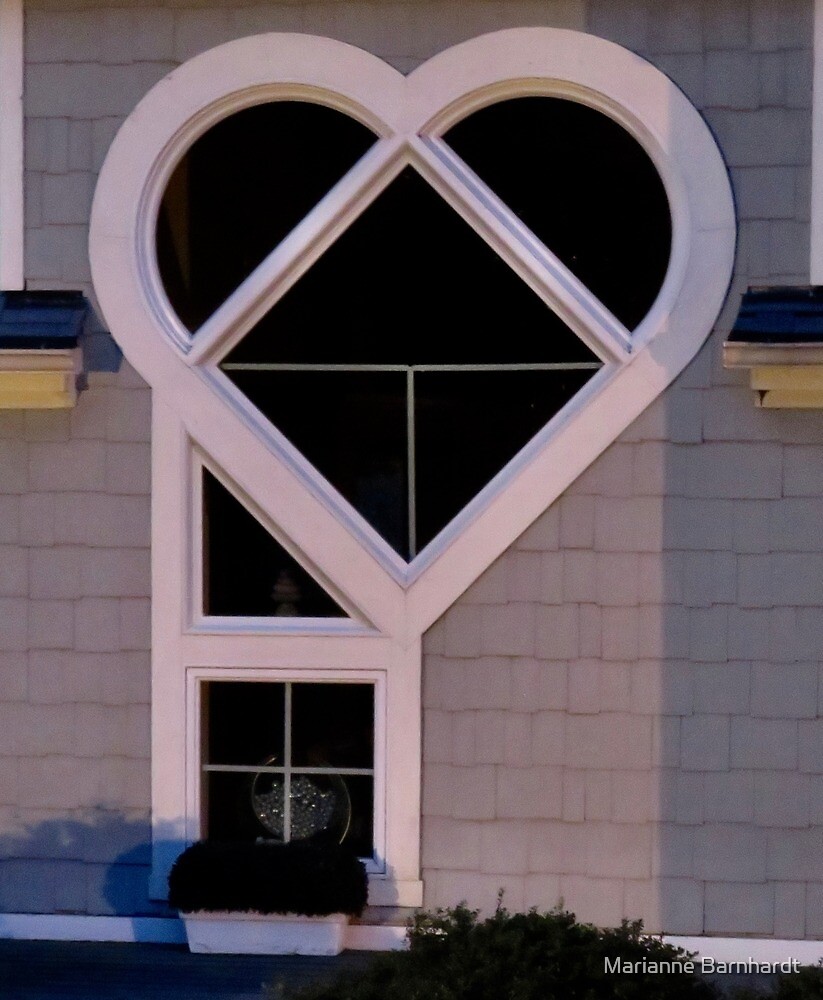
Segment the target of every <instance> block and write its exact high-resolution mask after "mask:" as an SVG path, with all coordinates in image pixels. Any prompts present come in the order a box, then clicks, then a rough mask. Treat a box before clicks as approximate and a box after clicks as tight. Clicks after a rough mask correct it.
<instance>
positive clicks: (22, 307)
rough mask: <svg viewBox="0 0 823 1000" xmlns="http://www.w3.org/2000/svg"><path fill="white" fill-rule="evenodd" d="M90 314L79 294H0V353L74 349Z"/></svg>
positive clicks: (89, 309)
mask: <svg viewBox="0 0 823 1000" xmlns="http://www.w3.org/2000/svg"><path fill="white" fill-rule="evenodd" d="M91 313H92V309H91V305H90V303H89V301H88V299H87V298H86V296H85V295H84V294H83V293H82V292H62V291H61V292H3V293H0V350H4V349H6V350H54V349H55V348H65V349H71V348H73V347H76V346H77V342H78V340H79V338H80V336H81V335H82V333H83V331H84V328H85V325H86V321H87V320H88V318H89V316H90V315H91Z"/></svg>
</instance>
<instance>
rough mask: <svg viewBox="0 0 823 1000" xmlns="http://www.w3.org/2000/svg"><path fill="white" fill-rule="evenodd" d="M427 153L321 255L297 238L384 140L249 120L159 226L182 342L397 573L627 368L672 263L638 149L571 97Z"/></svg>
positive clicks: (198, 155) (341, 127)
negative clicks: (379, 547)
mask: <svg viewBox="0 0 823 1000" xmlns="http://www.w3.org/2000/svg"><path fill="white" fill-rule="evenodd" d="M429 142H430V146H429V147H428V149H429V152H430V153H431V152H433V153H434V154H436V160H435V163H436V168H437V169H436V172H435V173H432V169H431V164H427V163H426V162H424V161H421V160H420V159H419V158H416V157H415V156H414V155H412V153H411V151H410V150H409V149H406V150H405V151H404V152H403V153H402V154H401V155H399V156H398V157H396V159H395V160H394V162H393V163H392V164H391V167H390V169H388V170H386V171H384V173H383V175H382V176H381V177H380V178H379V180H378V182H377V183H375V184H373V185H372V187H371V189H370V190H369V192H368V195H367V196H366V197H364V198H363V199H362V203H361V204H359V205H357V206H356V207H355V208H354V209H352V210H351V211H350V212H349V213H348V214H347V216H346V217H345V218H344V219H343V220H341V223H340V224H339V225H338V226H337V227H336V228H337V231H336V232H335V233H334V238H333V239H328V240H327V241H326V245H325V246H324V247H323V248H321V249H320V250H319V251H318V248H317V247H316V245H315V244H314V243H312V242H311V241H306V240H301V236H300V233H301V229H305V228H306V226H307V225H309V226H310V224H311V220H312V218H313V217H314V216H316V215H318V214H321V213H322V211H323V203H324V200H325V202H326V203H327V202H328V201H333V200H334V199H335V196H336V194H337V192H339V191H340V190H341V188H344V187H345V185H346V182H347V176H348V175H349V174H351V172H352V170H353V168H354V167H355V165H357V164H361V165H362V159H363V157H364V156H365V155H366V154H367V153H368V152H369V151H370V150H372V151H373V149H374V147H375V144H378V145H379V143H380V139H379V138H378V136H376V135H375V134H374V132H373V131H371V129H369V128H367V127H366V126H365V125H364V124H362V123H360V122H358V121H356V120H355V119H354V118H351V117H349V116H348V115H346V114H344V113H343V112H341V111H338V110H335V109H332V108H330V107H326V106H323V105H320V104H315V103H309V102H306V101H286V100H282V101H274V102H268V103H263V104H258V105H255V106H253V107H249V108H245V109H244V110H242V111H240V112H238V113H236V114H234V115H231V116H229V117H227V118H224V119H223V120H222V121H220V122H218V123H217V124H216V125H214V126H213V127H212V128H211V129H209V130H208V131H206V132H205V133H204V134H203V135H202V136H200V138H198V139H197V140H196V141H195V142H194V143H193V144H192V145H191V146H190V148H189V149H188V150H187V151H186V153H185V155H184V156H183V157H182V158H181V159H180V161H179V162H178V165H177V167H176V169H175V170H174V172H173V173H172V175H171V177H170V179H169V181H168V184H167V186H166V188H165V192H164V195H163V198H162V201H161V203H160V209H159V213H158V225H157V244H156V248H157V260H158V266H159V272H160V275H161V278H162V281H163V285H164V288H165V292H166V294H167V296H168V299H169V301H170V303H171V304H172V306H173V308H174V310H175V312H176V314H177V316H178V318H179V319H180V321H181V322H182V323H183V324H184V326H185V327H186V329H187V330H188V331H189V333H190V334H191V335H192V342H193V343H194V344H195V345H196V344H197V341H198V339H199V338H200V337H201V336H202V335H203V334H201V333H198V330H199V329H202V330H203V331H204V335H205V336H206V337H211V338H212V339H215V338H216V339H217V341H218V342H219V343H220V347H219V350H218V352H217V354H216V357H215V361H216V362H217V367H218V369H219V371H220V372H222V373H223V375H224V376H225V377H226V378H228V380H229V381H230V382H231V383H232V384H233V386H234V388H235V389H236V390H239V392H240V393H242V396H243V397H245V399H246V400H248V401H251V403H252V404H253V405H254V406H255V407H256V409H257V411H258V413H259V414H260V415H262V416H263V417H265V418H266V420H268V421H269V422H270V424H271V425H272V426H273V427H274V428H276V429H277V432H279V433H280V434H282V435H283V436H284V437H285V439H286V440H287V441H288V442H289V443H290V445H291V446H293V447H294V448H296V449H297V450H298V451H299V452H300V453H301V454H302V456H303V457H304V458H305V459H307V460H308V462H309V463H311V465H312V466H313V467H314V469H315V470H316V472H318V473H320V475H322V476H323V477H324V479H325V480H326V481H327V482H328V483H329V484H331V486H332V487H333V488H334V490H336V491H337V493H338V494H339V495H340V496H342V497H343V498H344V499H345V500H346V501H348V503H349V504H350V505H351V506H352V507H353V508H354V509H355V510H356V511H357V512H358V513H359V514H360V515H361V517H363V518H364V519H365V521H366V522H368V524H369V525H370V526H371V527H372V528H373V529H374V530H375V531H376V532H377V533H378V534H379V535H380V536H381V537H382V538H383V540H384V541H385V542H388V544H389V545H390V546H391V547H392V548H393V549H394V551H395V552H396V553H397V554H399V555H400V556H401V557H402V559H404V560H405V561H411V560H412V559H414V557H415V556H416V555H417V554H418V553H419V552H420V551H421V550H422V549H424V548H425V547H426V546H427V545H428V544H429V543H430V542H432V541H433V539H435V538H436V537H437V536H438V534H439V533H440V532H441V531H442V530H443V529H444V528H445V527H446V526H447V525H448V524H449V523H450V522H451V521H452V520H453V519H454V518H455V517H456V516H457V515H458V514H459V513H460V512H461V511H462V510H463V509H464V508H466V506H467V505H469V504H471V503H472V501H473V500H474V498H475V497H477V496H478V494H480V493H481V492H482V491H483V490H484V488H486V487H487V485H488V484H489V483H490V481H491V480H493V479H494V478H495V476H497V475H498V474H499V473H500V472H501V471H502V470H503V469H504V468H505V467H506V466H507V465H508V464H509V463H510V462H511V461H512V460H513V459H514V458H515V457H516V456H517V455H518V454H520V453H522V452H523V450H524V448H527V446H528V444H529V442H530V441H532V440H533V439H534V438H535V437H536V436H537V435H539V434H540V432H541V431H543V429H544V428H545V427H546V426H547V425H548V424H549V423H550V421H552V420H553V419H555V418H556V417H558V415H560V414H562V412H563V411H564V408H565V407H566V406H567V404H569V402H570V401H571V400H572V399H573V398H574V397H575V396H576V395H577V394H578V393H580V392H581V390H583V389H584V387H585V386H587V385H588V384H589V383H590V382H591V380H593V379H594V378H595V376H596V375H597V373H598V372H599V371H601V369H603V367H604V364H606V363H608V362H609V360H610V359H611V357H610V355H611V354H612V352H614V351H615V349H621V348H622V349H623V350H626V351H628V350H630V349H631V331H633V330H634V329H635V328H637V327H638V326H639V325H640V323H641V322H642V321H643V319H644V317H645V316H646V315H647V314H648V312H649V310H650V308H651V307H652V305H653V303H654V301H655V299H656V298H657V296H658V294H659V292H660V289H661V287H662V285H663V282H664V280H665V277H666V273H667V268H668V265H669V260H670V254H671V246H672V224H671V213H670V209H669V202H668V198H667V195H666V190H665V187H664V185H663V182H662V180H661V179H660V176H659V174H658V172H657V170H656V168H655V166H654V164H653V163H652V161H651V158H650V157H649V155H648V153H647V152H646V151H645V149H644V148H643V146H642V145H641V144H640V143H639V142H638V140H637V139H636V138H634V136H632V135H631V134H630V133H629V132H628V131H627V130H626V129H625V128H624V127H622V126H621V125H620V124H618V123H617V122H616V121H615V120H614V119H612V118H610V117H609V116H608V115H606V114H604V113H603V112H601V111H599V110H596V109H594V108H592V107H589V106H587V105H586V104H583V103H581V102H579V101H573V100H568V99H561V98H558V97H552V96H537V95H535V96H526V97H519V98H514V99H509V100H503V101H499V102H496V103H493V104H490V105H486V106H485V107H482V108H481V109H479V110H476V111H474V112H473V113H471V114H469V115H467V116H465V117H463V118H462V119H461V120H459V121H457V122H456V123H454V124H452V125H451V126H450V127H449V128H447V129H446V130H445V132H444V134H443V136H442V137H441V138H438V139H432V140H429ZM444 174H445V175H447V177H448V179H449V184H447V185H446V186H444V185H443V183H442V175H444ZM449 185H451V186H449ZM472 202H475V203H477V204H476V205H475V206H473V205H472ZM484 211H486V212H488V213H490V214H491V216H492V218H493V224H492V225H490V224H489V223H488V221H486V220H485V219H484V217H483V212H484ZM501 230H502V232H503V234H504V238H503V239H502V240H501V238H500V236H499V231H501ZM506 236H507V237H508V238H505V237H506ZM294 244H296V245H297V247H296V249H295V248H294V246H293V245H294ZM513 245H514V248H515V249H514V251H513ZM278 255H279V256H280V257H282V263H281V264H278V263H277V258H278ZM272 265H274V266H272ZM558 280H560V281H562V282H564V283H565V285H566V287H567V288H570V289H571V290H572V291H573V293H574V295H575V296H576V298H577V303H578V308H577V309H573V310H571V311H569V310H568V309H567V308H564V302H563V300H562V298H560V297H559V296H558V295H557V292H556V290H555V289H554V288H553V287H552V283H553V282H557V281H558ZM249 300H250V301H253V302H254V303H255V308H256V312H257V313H258V314H259V315H255V316H254V317H253V321H250V318H249V316H248V315H245V316H243V317H241V318H240V319H239V320H238V317H237V315H232V312H233V310H235V307H236V305H237V303H240V304H241V305H242V303H244V302H248V301H249Z"/></svg>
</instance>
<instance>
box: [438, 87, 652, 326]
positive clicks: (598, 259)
mask: <svg viewBox="0 0 823 1000" xmlns="http://www.w3.org/2000/svg"><path fill="white" fill-rule="evenodd" d="M444 139H445V141H446V142H447V143H448V144H449V145H450V146H451V147H452V149H453V150H454V151H455V152H456V153H457V154H458V155H459V156H460V157H461V158H462V159H463V160H465V162H466V163H467V164H468V165H469V166H470V167H471V168H472V170H474V172H475V173H476V174H477V175H478V176H479V177H480V178H481V179H482V180H483V181H485V183H486V184H487V185H488V186H489V187H490V188H491V189H492V190H493V191H494V193H495V194H496V195H497V196H498V197H499V198H500V199H501V200H502V201H504V202H505V203H506V205H507V206H508V207H509V208H510V209H511V211H512V212H514V213H515V214H516V215H517V216H518V217H519V218H520V219H521V220H522V221H523V222H524V223H525V224H526V225H527V226H528V227H529V229H531V231H532V232H533V233H534V234H535V235H536V236H537V237H538V238H539V239H540V240H541V241H542V242H543V243H544V244H545V245H546V246H547V247H548V248H549V249H550V250H551V251H552V252H553V253H554V254H556V255H557V256H558V257H559V258H560V260H561V261H562V262H563V263H564V264H565V265H566V267H568V268H569V270H570V271H572V272H573V273H574V274H575V275H576V276H577V277H578V278H579V279H580V280H581V281H582V282H583V284H584V285H585V286H586V287H587V288H588V289H589V291H591V292H592V293H593V294H594V295H596V296H597V297H598V298H599V299H600V300H601V301H602V302H603V304H604V305H606V306H607V307H608V308H609V309H610V310H611V311H612V312H613V313H614V315H615V316H617V318H618V319H619V320H620V321H621V322H622V323H623V324H624V325H625V326H626V327H627V328H628V329H630V330H632V329H634V328H635V327H636V326H637V325H638V324H639V323H640V321H641V320H642V319H643V317H644V316H645V315H646V313H647V312H648V311H649V309H650V308H651V306H652V303H653V302H654V300H655V299H656V298H657V294H658V292H659V291H660V288H661V286H662V284H663V280H664V278H665V276H666V270H667V268H668V264H669V256H670V253H671V239H672V232H671V213H670V210H669V203H668V199H667V197H666V190H665V187H664V186H663V182H662V180H661V179H660V175H659V174H658V172H657V169H656V167H655V165H654V163H652V161H651V159H650V157H649V155H648V153H647V152H646V151H645V150H644V149H643V147H642V146H641V145H640V143H639V142H638V141H637V140H636V139H635V138H634V137H633V136H632V135H630V134H629V133H628V132H627V131H626V130H625V129H624V128H623V126H622V125H619V124H618V123H617V122H615V121H614V120H613V119H611V118H609V117H608V116H607V115H605V114H603V113H602V112H600V111H595V110H594V109H593V108H590V107H587V106H586V105H584V104H578V103H577V102H575V101H569V100H563V99H560V98H555V97H519V98H515V99H513V100H509V101H500V102H499V103H497V104H492V105H489V106H488V107H486V108H482V109H481V110H480V111H476V112H474V114H471V115H469V116H468V117H467V118H464V119H463V120H462V121H461V122H458V123H457V124H456V125H454V126H452V128H450V129H449V131H448V132H446V134H445V136H444Z"/></svg>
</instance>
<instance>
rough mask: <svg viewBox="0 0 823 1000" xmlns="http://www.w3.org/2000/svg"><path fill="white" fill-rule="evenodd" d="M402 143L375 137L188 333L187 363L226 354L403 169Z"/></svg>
mask: <svg viewBox="0 0 823 1000" xmlns="http://www.w3.org/2000/svg"><path fill="white" fill-rule="evenodd" d="M403 145H404V144H403V141H402V139H400V138H397V137H394V138H390V139H378V141H377V142H375V144H374V145H373V146H372V147H371V148H370V149H369V150H367V151H366V152H365V153H364V154H363V156H362V157H361V158H360V159H359V160H358V161H357V163H355V164H354V166H353V167H352V168H351V169H350V170H349V171H348V172H347V173H346V174H345V175H344V176H343V177H342V178H341V179H340V180H339V181H338V182H337V183H336V184H335V185H334V186H333V187H332V188H331V189H330V190H329V191H328V193H327V194H326V195H325V196H324V197H323V198H321V199H320V201H319V202H318V203H317V204H316V205H315V206H314V208H313V209H311V211H310V212H309V213H308V214H307V215H306V216H305V217H304V218H303V220H302V221H301V222H299V223H298V224H297V225H296V226H295V227H294V229H293V230H292V231H291V232H290V233H289V234H288V235H287V236H286V237H285V238H284V239H283V240H282V241H281V242H280V243H279V244H277V246H275V247H273V248H272V250H271V252H270V253H269V254H268V256H267V257H265V258H264V259H263V260H262V261H261V262H260V263H259V264H258V265H257V267H256V268H255V269H254V270H253V271H252V272H251V274H250V275H249V276H248V277H247V278H245V280H244V281H242V282H241V283H240V285H238V287H237V288H236V289H235V290H234V291H233V292H232V293H231V295H230V296H229V297H228V298H227V299H226V301H225V302H224V303H223V304H222V305H221V306H219V307H218V308H217V309H216V310H215V312H213V313H212V315H211V316H210V317H209V318H208V319H207V320H206V321H205V323H203V325H202V326H201V327H200V328H199V329H198V330H197V331H196V332H195V333H194V334H193V335H192V338H191V346H190V348H189V351H188V354H187V359H186V360H187V361H188V363H189V364H190V365H198V364H203V363H206V362H208V361H210V360H211V358H212V357H213V356H214V354H215V353H216V352H218V351H220V350H223V351H226V352H227V351H228V350H230V349H231V347H232V346H233V345H234V344H235V343H236V342H237V341H238V340H240V338H241V337H243V336H245V334H246V333H248V331H249V330H250V329H251V328H252V327H253V326H254V325H255V324H256V323H257V322H258V321H259V320H261V319H262V318H263V316H265V314H266V313H267V312H268V311H269V309H271V307H272V306H273V305H274V303H275V302H276V301H277V300H278V299H279V298H280V297H281V296H282V295H284V294H285V293H286V292H287V291H288V289H289V288H291V286H292V285H293V284H294V283H295V282H296V281H297V280H298V279H299V278H300V277H301V276H302V275H303V274H304V273H305V272H306V271H307V270H308V269H309V268H310V267H311V266H312V264H314V262H315V261H316V260H317V259H318V258H319V257H320V256H321V255H322V254H323V253H324V252H325V251H326V250H327V249H328V248H329V247H330V246H331V245H332V243H334V242H335V240H336V239H337V237H338V236H339V235H340V234H341V233H342V232H343V231H344V230H345V229H347V228H348V227H349V226H350V225H351V223H352V222H353V221H354V220H355V219H356V218H357V217H358V216H359V215H360V214H361V212H363V211H364V210H365V209H366V208H367V207H368V206H369V205H370V204H371V203H372V201H374V199H375V198H376V197H377V196H378V195H379V194H380V193H381V191H382V190H383V189H384V188H385V187H386V186H387V185H388V184H389V183H390V182H391V181H392V180H393V179H394V177H395V176H396V175H397V173H398V172H399V170H400V169H402V166H403Z"/></svg>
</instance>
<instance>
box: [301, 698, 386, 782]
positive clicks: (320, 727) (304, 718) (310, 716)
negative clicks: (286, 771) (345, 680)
mask: <svg viewBox="0 0 823 1000" xmlns="http://www.w3.org/2000/svg"><path fill="white" fill-rule="evenodd" d="M291 732H292V736H291V739H292V764H293V765H294V766H295V767H318V766H319V767H327V766H334V767H373V766H374V687H373V686H372V685H371V684H293V685H292V731H291Z"/></svg>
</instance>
